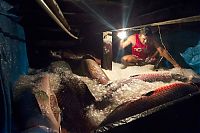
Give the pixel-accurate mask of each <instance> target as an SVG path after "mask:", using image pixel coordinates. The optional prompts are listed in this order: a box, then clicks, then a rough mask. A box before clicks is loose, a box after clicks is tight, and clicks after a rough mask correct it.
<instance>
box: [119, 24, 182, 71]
mask: <svg viewBox="0 0 200 133" xmlns="http://www.w3.org/2000/svg"><path fill="white" fill-rule="evenodd" d="M130 44H131V45H132V54H131V55H125V56H123V57H122V59H121V62H122V64H123V65H124V66H123V67H122V68H126V67H127V66H131V65H144V64H147V63H154V62H155V58H154V57H155V55H156V54H157V53H159V54H160V56H162V57H165V58H166V59H167V60H168V61H169V62H170V63H171V64H172V65H173V66H174V67H180V66H179V64H178V63H177V62H176V61H175V60H174V59H173V58H172V56H171V55H170V54H169V52H168V51H167V50H166V49H165V48H163V46H162V45H161V44H160V43H158V42H157V41H156V39H155V37H154V36H153V34H152V31H151V29H150V28H149V27H144V28H142V29H141V31H140V33H139V34H133V35H131V36H129V37H128V38H127V40H126V41H124V40H121V41H120V48H121V49H122V48H125V47H127V46H128V45H130ZM153 49H155V50H156V52H155V51H154V50H153ZM153 52H155V53H154V54H153Z"/></svg>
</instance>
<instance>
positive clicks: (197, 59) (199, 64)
mask: <svg viewBox="0 0 200 133" xmlns="http://www.w3.org/2000/svg"><path fill="white" fill-rule="evenodd" d="M181 56H182V57H183V58H184V60H185V62H186V63H187V64H189V66H191V67H192V68H193V70H194V71H195V72H197V73H198V74H200V41H199V42H198V44H197V45H196V46H195V47H189V48H187V49H186V51H185V52H183V53H181Z"/></svg>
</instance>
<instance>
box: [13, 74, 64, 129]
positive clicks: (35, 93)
mask: <svg viewBox="0 0 200 133" xmlns="http://www.w3.org/2000/svg"><path fill="white" fill-rule="evenodd" d="M14 114H15V116H16V118H17V123H18V124H19V123H20V125H19V128H20V130H21V131H22V130H25V129H26V130H27V131H24V132H29V131H30V130H29V129H32V128H33V127H35V128H38V129H40V128H45V129H50V130H52V131H54V132H55V133H59V130H60V120H61V118H60V108H59V107H58V103H57V99H56V97H55V94H54V92H53V91H52V90H51V88H50V86H49V75H48V74H41V75H34V76H23V77H21V78H20V80H19V81H18V84H17V85H16V88H15V90H14Z"/></svg>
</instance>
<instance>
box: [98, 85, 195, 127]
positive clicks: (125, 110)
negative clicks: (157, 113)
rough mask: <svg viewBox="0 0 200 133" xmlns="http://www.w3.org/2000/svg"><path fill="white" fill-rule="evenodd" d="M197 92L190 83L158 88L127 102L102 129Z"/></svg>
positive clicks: (117, 109) (111, 115) (109, 117)
mask: <svg viewBox="0 0 200 133" xmlns="http://www.w3.org/2000/svg"><path fill="white" fill-rule="evenodd" d="M197 91H199V88H198V87H197V86H194V85H192V84H189V83H173V84H171V85H167V86H165V87H161V88H158V89H156V90H155V92H151V93H150V94H148V95H146V96H144V97H142V98H140V99H138V100H136V101H130V102H126V103H124V104H122V105H120V106H118V107H117V108H116V109H115V110H114V111H113V112H112V113H111V114H110V115H109V116H108V117H107V118H106V119H105V120H104V121H103V122H102V123H101V124H100V127H101V126H105V125H107V124H111V123H113V122H117V121H119V120H122V119H125V118H127V117H130V116H133V115H136V114H138V113H141V112H143V111H146V110H148V109H151V108H153V107H156V106H158V105H161V104H164V103H167V102H169V101H173V100H175V99H178V98H181V97H184V96H186V95H189V94H191V93H194V92H197Z"/></svg>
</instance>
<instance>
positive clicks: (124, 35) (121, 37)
mask: <svg viewBox="0 0 200 133" xmlns="http://www.w3.org/2000/svg"><path fill="white" fill-rule="evenodd" d="M117 36H118V37H119V38H120V39H125V38H126V37H127V34H126V31H120V32H119V33H118V34H117Z"/></svg>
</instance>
